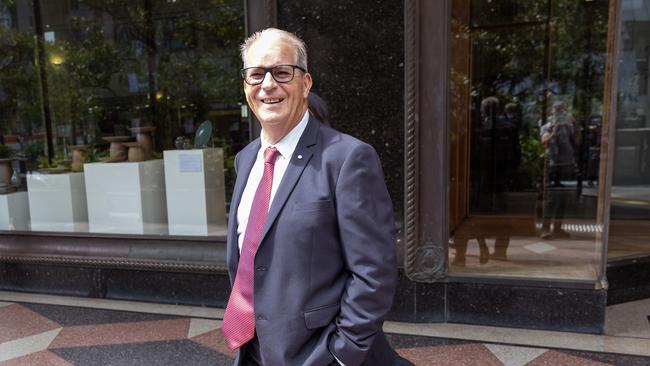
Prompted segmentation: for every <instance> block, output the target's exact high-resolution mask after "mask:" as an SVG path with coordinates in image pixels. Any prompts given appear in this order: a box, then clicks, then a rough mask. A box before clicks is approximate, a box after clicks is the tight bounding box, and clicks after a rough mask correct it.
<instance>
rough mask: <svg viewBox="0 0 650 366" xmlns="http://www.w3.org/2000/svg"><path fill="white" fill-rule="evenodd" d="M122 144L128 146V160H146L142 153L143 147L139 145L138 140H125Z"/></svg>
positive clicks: (133, 161) (132, 161)
mask: <svg viewBox="0 0 650 366" xmlns="http://www.w3.org/2000/svg"><path fill="white" fill-rule="evenodd" d="M124 145H125V146H127V147H128V148H129V153H128V158H129V162H131V163H135V162H138V161H144V160H146V159H145V155H144V148H143V147H142V145H140V143H139V142H125V143H124Z"/></svg>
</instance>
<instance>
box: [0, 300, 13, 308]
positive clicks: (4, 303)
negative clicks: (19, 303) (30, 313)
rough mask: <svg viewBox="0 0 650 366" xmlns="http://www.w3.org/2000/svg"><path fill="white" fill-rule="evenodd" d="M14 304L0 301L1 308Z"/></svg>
mask: <svg viewBox="0 0 650 366" xmlns="http://www.w3.org/2000/svg"><path fill="white" fill-rule="evenodd" d="M13 304H14V303H13V302H6V301H0V308H1V307H4V306H9V305H13Z"/></svg>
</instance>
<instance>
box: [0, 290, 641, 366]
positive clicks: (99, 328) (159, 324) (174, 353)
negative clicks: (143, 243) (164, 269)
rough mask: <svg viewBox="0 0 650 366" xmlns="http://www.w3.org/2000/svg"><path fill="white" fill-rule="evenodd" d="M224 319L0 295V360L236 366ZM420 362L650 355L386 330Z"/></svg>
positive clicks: (533, 365) (619, 359)
mask: <svg viewBox="0 0 650 366" xmlns="http://www.w3.org/2000/svg"><path fill="white" fill-rule="evenodd" d="M220 324H221V323H220V321H218V320H214V319H205V318H191V317H184V316H176V315H160V314H149V313H141V312H129V311H117V310H104V309H91V308H83V307H75V306H62V305H48V304H35V303H18V302H0V366H19V365H20V366H41V365H43V366H49V365H52V366H69V365H80V366H86V365H87V366H101V365H111V366H121V365H124V366H137V365H143V366H144V365H161V366H162V365H165V366H166V365H169V366H172V365H173V366H177V365H188V366H203V365H206V366H207V365H210V366H215V365H231V364H232V360H233V356H234V354H233V352H231V351H230V350H229V349H228V348H227V346H226V343H225V341H224V339H223V337H222V336H221V332H220V330H219V326H220ZM388 336H389V341H390V342H391V344H393V346H394V347H395V348H396V349H397V351H398V352H399V353H400V354H401V355H402V356H403V357H406V358H407V359H409V360H411V361H412V362H413V363H414V364H416V365H422V366H426V365H472V366H474V365H508V366H511V365H530V366H542V365H578V366H581V365H625V366H628V365H631V366H636V365H649V364H650V357H640V356H628V355H617V354H611V353H595V352H582V351H567V350H558V349H546V348H531V347H519V346H510V345H504V344H491V343H481V342H473V341H461V340H452V339H446V338H434V337H423V336H414V335H402V334H389V335H388Z"/></svg>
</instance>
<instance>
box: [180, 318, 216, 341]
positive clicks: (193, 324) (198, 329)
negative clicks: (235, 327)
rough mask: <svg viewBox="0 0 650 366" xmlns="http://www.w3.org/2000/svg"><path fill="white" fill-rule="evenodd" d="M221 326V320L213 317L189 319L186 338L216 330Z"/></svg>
mask: <svg viewBox="0 0 650 366" xmlns="http://www.w3.org/2000/svg"><path fill="white" fill-rule="evenodd" d="M219 327H221V321H219V320H214V319H197V318H191V319H190V330H189V331H188V333H187V338H192V337H196V336H198V335H201V334H203V333H207V332H209V331H212V330H216V329H218V328H219Z"/></svg>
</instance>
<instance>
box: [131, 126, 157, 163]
mask: <svg viewBox="0 0 650 366" xmlns="http://www.w3.org/2000/svg"><path fill="white" fill-rule="evenodd" d="M155 130H156V127H153V126H148V127H132V128H129V131H131V132H133V133H135V134H136V137H135V139H136V141H137V142H138V143H139V144H140V146H141V147H142V151H143V152H144V160H151V158H152V157H153V132H154V131H155Z"/></svg>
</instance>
